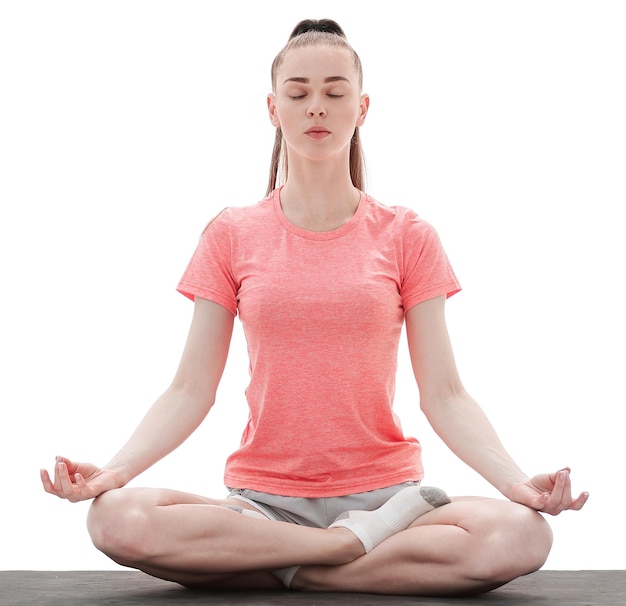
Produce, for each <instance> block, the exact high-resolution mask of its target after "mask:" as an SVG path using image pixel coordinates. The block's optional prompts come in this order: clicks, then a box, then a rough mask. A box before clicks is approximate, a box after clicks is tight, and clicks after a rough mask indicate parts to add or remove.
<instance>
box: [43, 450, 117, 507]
mask: <svg viewBox="0 0 626 606" xmlns="http://www.w3.org/2000/svg"><path fill="white" fill-rule="evenodd" d="M41 482H42V484H43V487H44V490H45V491H46V492H49V493H50V494H53V495H56V496H57V497H59V498H61V499H67V500H68V501H71V502H72V503H76V502H78V501H86V500H88V499H94V498H95V497H97V496H98V495H100V494H102V493H103V492H106V491H107V490H112V489H113V488H120V487H121V485H122V484H121V482H120V481H119V478H118V476H117V474H116V473H115V472H113V471H109V470H107V469H100V468H99V467H96V466H95V465H92V464H91V463H74V462H72V461H70V460H69V459H66V458H65V457H57V459H56V463H55V465H54V482H53V481H52V480H51V478H50V475H49V474H48V471H47V470H45V469H42V470H41Z"/></svg>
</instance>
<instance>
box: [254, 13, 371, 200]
mask: <svg viewBox="0 0 626 606" xmlns="http://www.w3.org/2000/svg"><path fill="white" fill-rule="evenodd" d="M316 45H320V46H322V45H323V46H331V47H335V48H344V49H346V50H347V51H349V52H350V53H351V54H352V58H353V60H354V66H355V67H356V69H357V72H358V74H359V87H362V86H363V67H362V65H361V59H359V56H358V55H357V54H356V52H355V50H354V49H353V48H352V47H351V46H350V44H349V43H348V40H347V39H346V35H345V34H344V32H343V29H341V27H340V26H339V24H338V23H337V22H336V21H333V20H332V19H305V20H303V21H300V23H298V24H297V25H296V27H295V28H294V30H293V31H292V32H291V35H290V36H289V40H288V41H287V44H286V45H285V46H284V47H283V49H282V50H281V51H280V52H279V53H278V55H276V58H275V59H274V61H273V63H272V73H271V75H272V90H274V91H275V90H276V73H277V72H278V69H279V68H280V66H281V65H282V63H283V61H284V59H285V55H286V54H287V53H288V52H289V51H290V50H292V49H294V48H304V47H307V46H316ZM283 141H284V139H283V133H282V129H281V128H280V127H277V128H276V135H275V138H274V148H273V150H272V161H271V163H270V175H269V181H268V185H267V192H266V195H269V194H270V193H271V192H272V191H273V190H274V189H275V188H276V186H277V185H278V184H279V183H280V182H284V181H285V180H286V179H287V173H288V170H289V166H288V162H287V153H286V151H285V149H284V145H283ZM350 177H351V179H352V184H353V185H354V187H356V188H357V189H360V190H362V189H364V186H365V158H364V155H363V148H362V145H361V138H360V136H359V128H358V127H355V129H354V134H353V135H352V141H351V143H350Z"/></svg>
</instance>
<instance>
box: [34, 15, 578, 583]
mask: <svg viewBox="0 0 626 606" xmlns="http://www.w3.org/2000/svg"><path fill="white" fill-rule="evenodd" d="M361 86H362V72H361V64H360V61H359V58H358V56H357V54H356V53H355V52H354V50H353V49H352V48H351V47H350V46H349V45H348V43H347V41H346V39H345V36H344V34H343V32H342V30H341V28H340V27H339V26H338V25H337V24H336V23H335V22H333V21H329V20H323V21H304V22H301V23H300V24H298V26H296V29H295V30H294V32H293V34H292V36H291V38H290V39H289V42H288V43H287V45H286V46H285V48H284V49H283V50H282V51H281V52H280V53H279V54H278V56H277V57H276V59H275V61H274V64H273V66H272V91H273V92H272V94H270V95H269V96H268V109H269V117H270V120H271V122H272V124H273V125H274V126H275V127H276V142H275V146H274V156H273V160H272V168H271V176H270V184H269V189H268V193H267V197H266V198H265V199H264V200H263V201H261V202H260V203H258V204H255V205H252V206H248V207H244V208H241V207H240V208H228V209H226V210H224V211H223V212H222V213H220V214H219V215H218V216H217V217H216V218H215V219H214V220H213V221H212V222H211V223H210V224H209V225H208V226H207V228H206V230H205V232H204V233H203V236H202V239H201V242H200V244H199V245H198V248H197V250H196V252H195V254H194V255H193V258H192V259H191V262H190V263H189V266H188V268H187V270H186V272H185V274H184V276H183V278H182V280H181V282H180V284H179V287H178V288H179V290H180V291H181V292H182V293H183V294H185V295H187V296H188V297H190V298H191V299H193V300H194V301H195V304H194V314H193V320H192V323H191V328H190V332H189V336H188V340H187V343H186V346H185V348H184V351H183V354H182V359H181V362H180V366H179V368H178V371H177V373H176V375H175V377H174V379H173V382H172V384H171V386H170V387H169V388H168V389H167V391H166V392H165V393H164V394H163V395H162V396H161V397H160V398H159V399H158V400H157V401H156V403H155V404H154V405H153V406H152V408H151V409H150V410H149V411H148V413H147V414H146V416H145V418H144V419H143V420H142V422H141V423H140V424H139V426H138V428H137V429H136V431H135V432H134V433H133V435H132V436H131V437H130V439H129V440H128V442H127V443H126V445H125V446H123V448H122V449H121V450H120V451H119V452H118V453H117V454H116V455H115V456H114V457H113V459H112V460H111V461H110V462H109V463H108V464H107V465H105V466H104V467H102V468H98V467H96V466H94V465H91V464H87V463H75V462H73V461H70V460H68V459H66V458H62V457H58V458H57V460H56V464H55V468H54V480H52V479H51V477H50V475H49V474H48V473H47V472H46V471H45V470H42V482H43V486H44V488H45V490H46V491H47V492H49V493H51V494H54V495H57V496H59V497H62V498H65V499H68V500H70V501H80V500H84V499H92V498H95V500H94V502H93V504H92V506H91V509H90V512H89V516H88V527H89V532H90V534H91V537H92V539H93V541H94V543H95V545H96V546H97V547H98V548H99V549H100V550H102V551H103V552H104V553H106V554H107V555H108V556H109V557H111V558H112V559H113V560H115V561H116V562H119V563H120V564H123V565H125V566H130V567H133V568H137V569H140V570H143V571H145V572H146V573H148V574H151V575H154V576H157V577H161V578H164V579H169V580H172V581H176V582H179V583H182V584H184V585H188V586H213V587H216V588H224V587H237V588H269V587H281V586H283V585H285V586H288V587H291V588H293V589H302V590H313V591H354V592H372V593H401V594H415V595H434V594H460V593H464V594H475V593H480V592H484V591H487V590H489V589H492V588H494V587H497V586H499V585H502V584H504V583H507V582H508V581H510V580H512V579H514V578H515V577H517V576H519V575H523V574H526V573H529V572H531V571H534V570H537V569H538V568H539V567H541V565H542V564H543V563H544V561H545V559H546V557H547V555H548V552H549V550H550V547H551V542H552V538H551V531H550V529H549V526H548V524H547V523H546V522H545V520H544V518H543V517H542V516H541V515H540V513H539V512H543V513H547V514H552V515H554V514H558V513H560V512H561V511H563V510H566V509H580V508H581V507H582V506H583V505H584V503H585V501H586V499H587V496H588V495H587V494H586V493H583V494H581V495H580V496H578V497H576V498H573V497H572V495H571V491H570V478H569V469H562V470H559V471H557V472H555V473H551V474H542V475H537V476H535V477H532V478H530V477H529V476H527V475H526V474H525V473H524V472H522V471H521V470H520V468H519V467H518V466H517V465H516V463H515V462H514V461H513V460H512V459H511V457H510V456H509V454H508V453H507V451H506V450H505V449H504V447H503V446H502V444H501V443H500V441H499V439H498V437H497V435H496V433H495V431H494V429H493V428H492V426H491V424H490V423H489V421H488V420H487V418H486V417H485V415H484V414H483V412H482V410H481V409H480V407H479V406H478V405H477V404H476V402H475V401H474V400H473V399H472V398H471V397H470V395H469V394H468V393H467V392H466V391H465V389H464V387H463V385H462V383H461V380H460V378H459V375H458V373H457V369H456V367H455V363H454V358H453V353H452V348H451V346H450V342H449V338H448V334H447V330H446V323H445V318H444V305H445V299H446V297H448V296H450V295H452V294H454V293H455V292H457V291H458V290H459V284H458V282H457V280H456V277H455V275H454V273H453V271H452V269H451V267H450V264H449V263H448V259H447V257H446V255H445V253H444V251H443V250H442V248H441V245H440V242H439V239H438V237H437V234H436V232H435V231H434V230H433V229H432V227H431V226H430V225H429V224H427V223H426V222H424V221H423V220H421V219H420V218H419V217H418V216H417V215H416V214H415V213H414V212H412V211H411V210H408V209H406V208H403V207H389V206H385V205H383V204H380V203H378V202H377V201H375V200H373V199H372V198H371V197H370V196H368V195H366V194H365V193H364V192H363V189H364V185H363V171H362V166H363V162H362V157H361V147H360V140H359V128H360V127H361V126H362V125H363V123H364V120H365V118H366V115H367V111H368V105H369V98H368V97H367V95H364V94H363V93H362V92H361ZM279 177H280V179H279ZM237 314H239V317H240V320H241V322H242V324H243V327H244V330H245V334H246V339H247V343H248V351H249V355H250V371H251V379H250V384H249V386H248V389H247V392H246V393H247V398H248V402H249V406H250V416H249V421H248V424H247V426H246V428H245V431H244V434H243V437H242V442H241V447H240V448H239V449H238V450H237V451H236V452H235V453H233V454H232V455H231V456H230V457H229V459H228V461H227V465H226V472H225V482H226V485H227V486H228V487H229V489H230V493H229V494H228V497H227V498H225V499H209V498H206V497H203V496H198V495H193V494H186V493H182V492H177V491H174V490H166V489H150V488H130V487H125V485H126V484H127V483H128V482H129V481H130V480H131V479H133V478H135V477H136V476H138V475H139V474H140V473H141V472H143V471H144V470H146V469H147V468H149V467H150V466H151V465H153V464H154V463H155V462H156V461H158V460H159V459H161V458H162V457H164V456H165V455H167V454H168V453H169V452H171V451H172V450H174V449H175V448H176V447H178V446H179V445H180V444H181V443H183V442H184V440H185V439H186V438H187V437H188V436H189V435H190V434H191V433H192V432H193V431H194V430H195V429H196V428H197V427H198V426H199V424H200V423H201V422H202V421H203V419H204V418H205V416H206V415H207V413H208V412H209V409H210V408H211V406H212V405H213V402H214V400H215V394H216V390H217V386H218V383H219V381H220V377H221V374H222V371H223V369H224V365H225V362H226V358H227V354H228V349H229V343H230V339H231V331H232V328H233V322H234V318H235V316H236V315H237ZM404 323H405V325H406V334H407V336H408V342H409V349H410V355H411V360H412V365H413V370H414V373H415V377H416V379H417V383H418V386H419V391H420V402H421V408H422V410H423V412H424V414H425V415H426V417H427V419H428V421H429V422H430V424H431V425H432V427H433V428H434V430H435V431H436V432H437V433H438V434H439V435H440V436H441V438H442V439H443V440H444V441H445V443H446V444H447V445H448V446H449V447H450V449H451V450H452V451H453V452H454V453H455V454H456V455H457V456H459V457H460V458H461V459H462V460H463V461H465V462H466V463H467V464H468V465H470V466H471V467H472V468H474V469H475V470H476V471H477V472H478V473H480V474H481V475H482V476H483V477H484V478H486V479H487V480H488V481H489V482H491V483H492V484H493V485H494V486H495V487H496V488H498V490H499V491H500V492H501V493H502V494H503V495H504V497H506V499H503V500H493V499H479V498H453V499H451V500H450V499H448V497H447V496H446V494H445V493H444V492H443V491H442V490H439V489H436V488H427V487H423V486H420V481H421V479H422V477H423V469H422V466H421V459H420V446H419V443H418V442H417V440H415V439H413V438H409V437H405V436H404V435H403V433H402V430H401V427H400V424H399V421H398V420H397V419H396V417H395V415H394V414H393V412H392V401H393V396H394V375H395V370H396V354H397V347H398V340H399V336H400V331H401V328H402V326H403V324H404Z"/></svg>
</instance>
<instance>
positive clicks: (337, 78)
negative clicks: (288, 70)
mask: <svg viewBox="0 0 626 606" xmlns="http://www.w3.org/2000/svg"><path fill="white" fill-rule="evenodd" d="M341 81H343V82H348V83H350V80H348V78H344V77H343V76H328V78H324V82H341ZM287 82H299V83H300V84H308V83H309V82H310V80H309V79H308V78H299V77H297V76H294V77H293V78H287V79H286V80H285V81H284V82H283V84H287Z"/></svg>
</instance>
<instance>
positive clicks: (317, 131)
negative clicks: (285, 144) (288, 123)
mask: <svg viewBox="0 0 626 606" xmlns="http://www.w3.org/2000/svg"><path fill="white" fill-rule="evenodd" d="M304 132H305V134H307V135H309V137H312V138H313V139H322V138H324V137H326V136H327V135H330V131H329V130H328V129H327V128H324V127H323V126H311V128H309V129H307V130H306V131H304Z"/></svg>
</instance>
